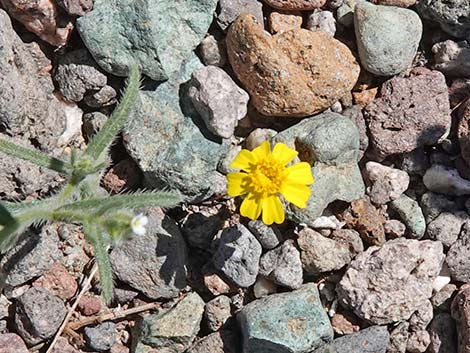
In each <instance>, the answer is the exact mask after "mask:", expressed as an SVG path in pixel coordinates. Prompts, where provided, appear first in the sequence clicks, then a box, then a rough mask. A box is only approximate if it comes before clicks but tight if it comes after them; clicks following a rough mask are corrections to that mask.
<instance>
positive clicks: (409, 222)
mask: <svg viewBox="0 0 470 353" xmlns="http://www.w3.org/2000/svg"><path fill="white" fill-rule="evenodd" d="M390 209H391V210H393V212H396V213H397V214H398V215H399V216H400V218H401V220H402V222H403V223H404V224H405V225H406V228H407V229H408V235H409V237H411V238H414V239H421V238H422V237H423V235H424V233H425V231H426V219H425V218H424V215H423V211H422V210H421V207H420V206H419V204H418V202H417V201H415V200H413V199H412V198H410V197H408V196H406V195H405V194H403V195H401V196H400V198H398V199H396V200H394V201H392V202H391V203H390Z"/></svg>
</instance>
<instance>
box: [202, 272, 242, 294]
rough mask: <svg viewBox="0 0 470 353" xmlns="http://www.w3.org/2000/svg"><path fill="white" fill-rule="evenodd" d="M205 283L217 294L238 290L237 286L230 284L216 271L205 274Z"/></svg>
mask: <svg viewBox="0 0 470 353" xmlns="http://www.w3.org/2000/svg"><path fill="white" fill-rule="evenodd" d="M204 285H205V286H206V288H207V289H208V290H209V291H210V292H211V293H212V294H214V295H215V296H217V295H221V294H228V293H231V292H236V288H233V287H232V286H230V285H229V284H228V283H227V282H225V281H224V280H223V279H222V278H220V277H219V275H217V274H215V273H207V274H205V275H204Z"/></svg>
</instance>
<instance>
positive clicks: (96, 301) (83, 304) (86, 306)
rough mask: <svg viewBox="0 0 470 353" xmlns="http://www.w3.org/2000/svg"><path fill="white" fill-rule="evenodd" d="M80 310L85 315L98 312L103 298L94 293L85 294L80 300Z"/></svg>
mask: <svg viewBox="0 0 470 353" xmlns="http://www.w3.org/2000/svg"><path fill="white" fill-rule="evenodd" d="M78 310H79V311H80V312H81V313H82V314H83V315H85V316H90V315H95V314H98V313H99V312H100V310H101V299H100V298H99V297H96V296H94V295H85V296H83V297H82V298H81V299H80V301H79V302H78Z"/></svg>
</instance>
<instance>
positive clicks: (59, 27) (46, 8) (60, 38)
mask: <svg viewBox="0 0 470 353" xmlns="http://www.w3.org/2000/svg"><path fill="white" fill-rule="evenodd" d="M0 2H1V4H2V5H3V8H4V9H5V10H6V11H7V12H8V13H9V14H10V16H11V17H13V18H14V19H16V20H18V21H19V22H21V23H22V24H23V25H24V26H25V27H26V29H27V30H28V31H30V32H33V33H34V34H36V35H37V36H38V37H39V38H41V39H42V40H43V41H45V42H47V43H49V44H51V45H55V46H58V47H61V46H63V45H65V44H66V43H67V40H68V39H69V37H70V34H71V33H72V30H73V25H72V23H71V22H70V20H69V19H67V18H66V17H63V16H62V15H61V13H60V11H59V9H58V7H57V5H56V4H55V1H52V0H45V1H28V2H26V3H25V2H24V1H23V0H1V1H0Z"/></svg>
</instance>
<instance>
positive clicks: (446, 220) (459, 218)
mask: <svg viewBox="0 0 470 353" xmlns="http://www.w3.org/2000/svg"><path fill="white" fill-rule="evenodd" d="M467 220H469V217H468V214H467V212H463V211H457V212H454V213H450V212H443V213H441V214H440V215H439V216H437V217H436V219H434V220H433V221H432V222H430V223H429V224H428V226H427V229H426V234H427V235H428V238H429V239H431V240H438V241H440V242H441V243H442V244H443V245H444V247H445V248H449V247H450V246H452V244H454V243H455V242H456V241H457V239H458V237H459V234H460V230H461V229H462V225H463V224H464V223H465V222H466V221H467Z"/></svg>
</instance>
